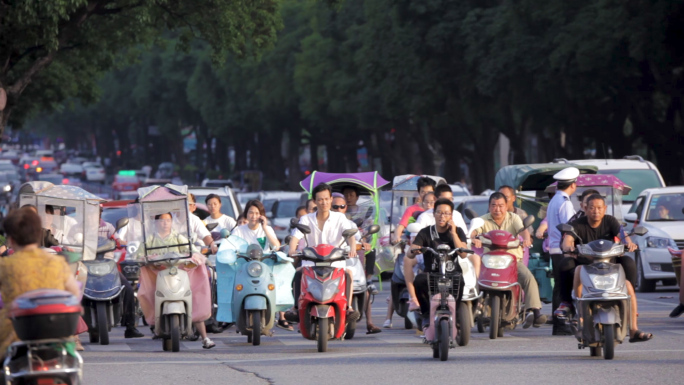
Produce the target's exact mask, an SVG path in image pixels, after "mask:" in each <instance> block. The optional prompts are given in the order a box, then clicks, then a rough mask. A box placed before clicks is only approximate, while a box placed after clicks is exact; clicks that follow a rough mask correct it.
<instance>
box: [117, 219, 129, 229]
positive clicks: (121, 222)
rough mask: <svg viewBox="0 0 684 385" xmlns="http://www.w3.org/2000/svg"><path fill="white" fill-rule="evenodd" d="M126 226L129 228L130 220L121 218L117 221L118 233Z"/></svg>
mask: <svg viewBox="0 0 684 385" xmlns="http://www.w3.org/2000/svg"><path fill="white" fill-rule="evenodd" d="M126 226H128V218H121V219H119V220H118V221H116V231H119V230H121V229H123V228H124V227H126Z"/></svg>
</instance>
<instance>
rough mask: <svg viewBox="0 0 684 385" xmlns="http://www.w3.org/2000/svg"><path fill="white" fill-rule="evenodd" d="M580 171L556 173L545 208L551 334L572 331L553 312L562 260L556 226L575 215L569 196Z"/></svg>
mask: <svg viewBox="0 0 684 385" xmlns="http://www.w3.org/2000/svg"><path fill="white" fill-rule="evenodd" d="M579 174H580V172H579V170H578V169H577V168H575V167H568V168H566V169H563V170H561V171H559V172H558V173H556V174H555V175H554V176H553V179H555V180H556V181H558V188H557V190H556V195H554V196H553V198H551V202H549V207H548V209H547V210H546V220H547V222H548V226H549V227H548V234H549V254H550V255H551V261H552V263H553V278H554V282H556V284H555V285H554V287H553V311H554V316H553V332H552V333H553V335H568V334H572V331H571V330H570V328H569V327H568V326H567V325H563V323H562V322H561V321H559V319H558V317H556V315H555V312H556V310H557V309H558V307H559V306H560V302H561V301H560V285H559V284H558V282H560V266H561V261H562V260H563V252H562V251H561V248H560V247H561V232H560V230H558V229H557V228H556V226H558V225H559V224H563V223H568V221H569V220H570V218H572V217H573V216H574V215H575V208H574V207H573V206H572V202H571V201H570V196H571V195H572V194H574V193H575V191H577V177H578V176H579Z"/></svg>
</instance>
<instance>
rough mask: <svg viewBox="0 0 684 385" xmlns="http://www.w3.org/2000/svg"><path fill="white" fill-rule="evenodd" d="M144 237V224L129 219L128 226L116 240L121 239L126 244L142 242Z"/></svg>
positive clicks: (119, 232)
mask: <svg viewBox="0 0 684 385" xmlns="http://www.w3.org/2000/svg"><path fill="white" fill-rule="evenodd" d="M142 236H143V233H142V223H141V222H140V221H139V220H137V219H134V218H129V219H128V224H127V225H126V226H124V227H122V228H121V229H120V230H119V231H118V232H117V233H116V235H115V237H116V238H119V239H121V240H123V241H124V242H126V243H131V242H135V241H138V242H141V241H142Z"/></svg>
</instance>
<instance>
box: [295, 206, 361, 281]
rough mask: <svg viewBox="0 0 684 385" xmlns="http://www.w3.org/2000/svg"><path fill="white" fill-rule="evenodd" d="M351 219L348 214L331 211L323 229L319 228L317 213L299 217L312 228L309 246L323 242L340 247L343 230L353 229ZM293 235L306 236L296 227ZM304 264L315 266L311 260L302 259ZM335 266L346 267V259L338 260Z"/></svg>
mask: <svg viewBox="0 0 684 385" xmlns="http://www.w3.org/2000/svg"><path fill="white" fill-rule="evenodd" d="M350 222H351V221H350V220H349V219H347V216H346V215H344V214H342V213H337V212H334V211H331V212H330V216H329V217H328V219H327V220H326V221H325V223H324V224H323V230H321V229H319V228H318V220H317V219H316V213H315V212H313V213H311V214H306V215H303V216H302V217H301V218H299V223H300V224H302V225H307V226H309V228H310V229H311V233H309V234H306V241H307V242H308V244H309V246H317V245H321V244H326V245H332V246H335V247H340V245H341V244H342V242H343V241H344V237H342V232H344V230H349V229H352V228H353V227H352V225H351V223H350ZM292 236H293V237H295V238H297V239H299V240H300V243H301V239H302V238H304V237H305V235H304V233H302V232H301V231H299V229H295V231H294V233H293V234H292ZM302 266H313V262H311V261H302ZM332 266H333V267H339V268H345V267H346V266H347V263H346V262H345V261H338V262H334V263H333V264H332Z"/></svg>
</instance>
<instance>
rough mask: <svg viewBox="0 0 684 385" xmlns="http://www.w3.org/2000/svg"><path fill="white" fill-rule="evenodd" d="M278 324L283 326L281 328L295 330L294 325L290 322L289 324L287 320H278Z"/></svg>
mask: <svg viewBox="0 0 684 385" xmlns="http://www.w3.org/2000/svg"><path fill="white" fill-rule="evenodd" d="M276 326H277V327H279V328H281V329H285V330H289V331H294V328H293V327H292V325H290V324H289V323H288V322H287V321H285V320H284V319H281V320H278V323H277V324H276Z"/></svg>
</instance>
